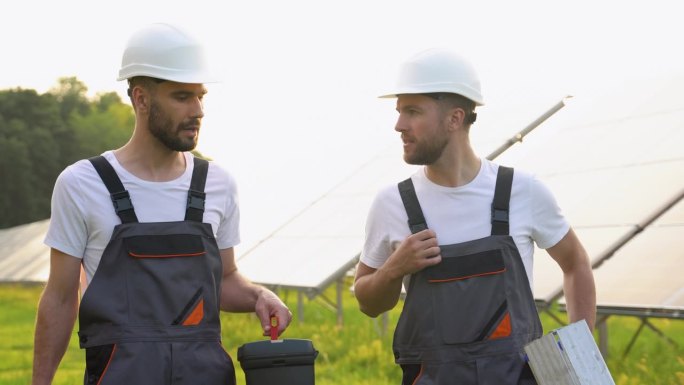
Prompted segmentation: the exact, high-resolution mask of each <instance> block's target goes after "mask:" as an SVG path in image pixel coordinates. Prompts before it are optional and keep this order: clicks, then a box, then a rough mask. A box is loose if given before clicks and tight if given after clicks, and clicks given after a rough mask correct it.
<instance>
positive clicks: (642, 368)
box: [0, 284, 684, 385]
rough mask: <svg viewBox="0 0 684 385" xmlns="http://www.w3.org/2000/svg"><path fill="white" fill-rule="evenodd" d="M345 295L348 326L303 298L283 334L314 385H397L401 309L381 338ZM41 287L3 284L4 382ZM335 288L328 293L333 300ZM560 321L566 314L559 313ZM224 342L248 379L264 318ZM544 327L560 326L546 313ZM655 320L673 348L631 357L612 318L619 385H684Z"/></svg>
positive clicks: (240, 318) (236, 327)
mask: <svg viewBox="0 0 684 385" xmlns="http://www.w3.org/2000/svg"><path fill="white" fill-rule="evenodd" d="M347 288H348V286H345V293H344V297H343V305H344V325H343V326H342V327H338V326H337V322H336V315H335V313H334V312H332V311H330V309H329V308H328V307H327V306H325V305H324V304H323V303H322V302H321V301H319V300H312V301H309V300H305V304H304V321H303V322H298V321H297V320H295V321H294V322H293V324H292V325H291V326H290V328H289V329H288V330H287V331H286V333H285V334H284V335H283V336H282V337H283V338H304V339H309V340H311V341H313V343H314V346H315V347H316V349H317V350H318V351H319V356H318V358H317V359H316V363H315V370H316V384H318V385H336V384H340V385H341V384H345V385H349V384H354V385H390V384H391V385H397V384H399V383H400V382H401V377H400V370H399V369H398V367H397V366H396V365H394V364H393V357H392V353H391V345H392V330H393V326H394V324H395V323H396V320H397V317H398V315H399V311H400V309H395V310H393V311H391V312H390V313H389V314H388V316H389V322H388V324H389V327H388V329H387V332H386V333H385V334H384V335H382V333H381V332H382V327H381V320H380V319H370V318H368V317H366V316H365V315H363V314H361V313H360V312H359V311H358V309H357V305H356V301H355V300H354V298H353V297H352V296H351V294H350V293H349V290H346V289H347ZM41 290H42V287H40V286H29V285H18V284H6V285H0V325H2V327H0V341H1V343H0V385H10V384H12V385H14V384H17V385H19V384H21V385H25V384H29V383H30V378H31V361H32V355H33V351H32V349H33V331H34V320H35V311H36V305H37V303H38V298H39V296H40V292H41ZM333 290H334V289H332V288H331V289H330V293H327V294H328V297H329V298H335V294H334V292H333ZM280 294H281V296H282V297H283V298H284V300H285V302H286V303H287V304H288V305H289V306H290V307H291V309H293V312H295V311H296V309H297V303H296V301H297V295H296V293H295V292H282V293H280ZM556 314H557V315H558V316H559V317H560V318H561V319H564V318H565V315H564V314H563V313H556ZM222 321H223V342H224V346H225V348H226V350H227V351H228V353H229V354H230V355H231V356H232V358H233V360H234V361H235V365H236V369H237V370H236V372H237V376H238V384H241V385H243V384H244V383H245V380H244V374H243V372H242V369H241V368H240V365H239V363H238V362H237V348H238V347H239V346H241V345H242V344H244V343H246V342H251V341H257V340H262V339H264V338H265V337H263V336H262V335H261V330H260V326H259V322H258V321H257V319H256V318H255V317H254V316H253V315H251V314H223V315H222ZM542 322H543V324H544V329H545V332H548V331H550V330H552V329H556V328H558V327H560V326H561V325H560V324H558V323H557V322H556V321H554V320H553V319H552V318H551V317H549V316H548V315H546V314H545V313H542ZM651 322H652V323H653V324H654V325H655V326H656V327H657V328H658V329H660V330H662V331H663V332H664V333H665V334H666V335H667V336H668V337H670V338H672V339H674V340H675V342H676V343H677V344H678V347H674V346H672V345H671V344H669V343H668V342H666V341H665V340H664V339H663V338H660V337H659V336H658V335H657V334H656V333H655V332H653V331H652V330H650V329H648V328H645V329H644V330H643V331H642V332H641V335H640V337H639V339H638V340H637V341H636V343H635V345H634V346H633V348H632V350H631V352H630V353H629V355H627V357H626V359H624V360H623V359H622V354H623V352H624V350H625V348H626V346H627V344H628V343H629V340H630V339H631V337H632V336H633V334H634V333H635V332H636V330H637V328H638V327H639V324H640V321H639V320H638V319H636V318H634V317H616V316H613V317H611V318H609V319H608V331H609V347H610V350H609V358H608V360H607V364H608V367H609V369H610V371H611V373H612V375H613V378H614V379H615V382H616V384H617V385H636V384H648V385H684V323H683V322H681V321H677V320H664V319H653V320H651ZM83 368H84V353H83V351H82V350H80V349H79V348H78V341H77V339H76V333H75V332H74V334H73V335H72V339H71V344H70V345H69V349H68V351H67V353H66V355H65V357H64V359H63V360H62V363H61V365H60V367H59V370H58V372H57V376H56V378H55V381H54V384H56V385H72V384H79V383H82V379H83Z"/></svg>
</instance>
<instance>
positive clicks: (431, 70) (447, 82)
mask: <svg viewBox="0 0 684 385" xmlns="http://www.w3.org/2000/svg"><path fill="white" fill-rule="evenodd" d="M437 92H445V93H452V94H458V95H461V96H464V97H466V98H468V99H470V100H472V101H473V102H475V104H476V105H478V106H481V105H483V104H484V98H483V97H482V92H481V91H480V78H479V77H478V75H477V72H476V71H475V67H473V65H472V64H471V63H470V62H469V61H468V60H467V59H465V58H464V57H463V56H461V55H459V54H457V53H454V52H451V51H449V50H446V49H441V48H432V49H428V50H425V51H422V52H420V53H418V54H416V55H414V56H412V57H411V58H409V59H408V60H407V61H406V62H404V63H403V65H402V66H401V69H400V71H399V78H398V79H397V82H396V85H395V89H394V90H393V91H392V92H391V93H388V94H385V95H382V96H380V97H381V98H392V97H397V95H401V94H429V93H437Z"/></svg>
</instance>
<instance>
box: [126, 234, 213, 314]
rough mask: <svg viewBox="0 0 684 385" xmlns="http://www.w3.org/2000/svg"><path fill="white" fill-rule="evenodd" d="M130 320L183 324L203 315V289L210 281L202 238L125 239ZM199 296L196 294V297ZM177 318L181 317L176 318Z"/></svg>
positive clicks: (208, 291) (157, 237)
mask: <svg viewBox="0 0 684 385" xmlns="http://www.w3.org/2000/svg"><path fill="white" fill-rule="evenodd" d="M124 244H125V248H126V252H127V254H128V261H127V263H126V289H127V294H128V297H127V298H128V313H129V314H128V317H129V321H130V322H132V323H136V324H163V325H169V324H172V323H176V324H180V323H183V324H185V322H186V318H188V317H190V316H191V315H192V317H190V319H191V321H187V322H191V323H194V321H193V320H195V319H196V318H198V317H199V314H201V313H203V309H204V295H203V294H202V292H203V291H204V292H207V293H211V292H212V291H211V290H205V289H209V288H208V287H207V288H203V286H205V285H207V284H208V283H209V282H212V280H213V279H212V276H211V274H210V272H209V271H208V270H207V266H206V263H207V262H206V261H205V259H206V258H207V252H206V250H205V247H204V243H203V242H202V237H201V236H199V235H194V234H169V235H146V236H136V237H130V238H126V239H125V240H124ZM198 293H199V294H198ZM179 317H180V318H179Z"/></svg>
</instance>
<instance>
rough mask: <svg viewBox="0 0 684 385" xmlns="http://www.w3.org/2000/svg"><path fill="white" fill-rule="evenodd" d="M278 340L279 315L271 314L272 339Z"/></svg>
mask: <svg viewBox="0 0 684 385" xmlns="http://www.w3.org/2000/svg"><path fill="white" fill-rule="evenodd" d="M277 340H278V317H276V316H275V315H272V316H271V341H277Z"/></svg>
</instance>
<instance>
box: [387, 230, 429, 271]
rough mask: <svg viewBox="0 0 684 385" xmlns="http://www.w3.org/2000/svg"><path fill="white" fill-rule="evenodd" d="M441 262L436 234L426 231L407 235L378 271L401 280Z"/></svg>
mask: <svg viewBox="0 0 684 385" xmlns="http://www.w3.org/2000/svg"><path fill="white" fill-rule="evenodd" d="M440 262H442V256H441V254H440V249H439V243H438V242H437V234H435V232H434V231H432V230H430V229H427V230H423V231H421V232H418V233H415V234H411V235H409V236H408V237H407V238H406V239H404V241H403V242H402V243H401V244H400V245H399V247H397V249H396V250H395V251H394V252H393V253H392V255H390V256H389V258H388V259H387V261H386V262H385V264H384V265H383V266H382V267H380V269H379V270H384V271H385V272H386V273H387V274H389V276H390V277H392V278H393V279H397V278H403V277H404V276H405V275H409V274H413V273H416V272H418V271H421V270H423V269H424V268H426V267H428V266H434V265H436V264H438V263H440Z"/></svg>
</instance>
